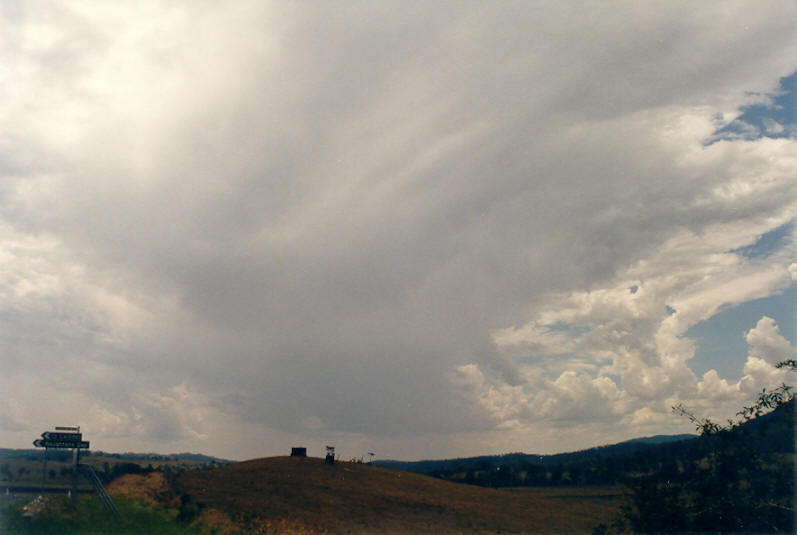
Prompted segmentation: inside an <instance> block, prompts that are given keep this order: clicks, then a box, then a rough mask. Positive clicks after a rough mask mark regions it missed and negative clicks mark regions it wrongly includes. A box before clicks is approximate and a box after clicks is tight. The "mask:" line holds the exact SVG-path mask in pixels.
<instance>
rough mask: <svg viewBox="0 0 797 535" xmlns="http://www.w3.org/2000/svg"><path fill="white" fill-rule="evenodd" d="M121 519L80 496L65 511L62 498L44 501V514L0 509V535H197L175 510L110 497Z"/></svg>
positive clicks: (10, 507) (16, 506) (15, 507)
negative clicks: (75, 505)
mask: <svg viewBox="0 0 797 535" xmlns="http://www.w3.org/2000/svg"><path fill="white" fill-rule="evenodd" d="M114 503H115V504H116V506H117V507H118V508H119V511H120V513H121V517H119V516H116V515H114V514H113V513H110V512H109V511H108V510H107V509H105V508H104V507H103V505H102V503H101V502H100V501H99V500H98V499H97V498H96V497H94V496H90V497H80V499H79V500H78V507H77V511H71V510H70V509H69V502H68V501H67V499H66V498H65V497H61V496H59V497H51V498H49V499H48V508H47V511H46V512H44V513H42V514H41V515H37V516H33V517H26V516H23V510H22V506H23V505H24V504H21V503H17V504H13V505H8V506H6V507H4V508H3V509H2V510H0V533H3V534H7V535H53V534H56V533H57V534H62V535H78V534H79V535H117V534H118V535H122V534H130V535H133V534H135V535H140V534H148V535H199V534H200V533H201V532H200V531H197V530H194V529H191V528H189V527H187V526H185V525H182V524H181V523H179V522H178V521H177V520H176V519H175V517H176V513H177V512H176V511H174V510H169V509H165V508H163V507H158V506H151V505H147V504H145V503H143V502H140V501H138V500H129V499H125V498H121V497H117V498H114Z"/></svg>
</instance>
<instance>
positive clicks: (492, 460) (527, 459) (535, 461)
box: [374, 434, 697, 474]
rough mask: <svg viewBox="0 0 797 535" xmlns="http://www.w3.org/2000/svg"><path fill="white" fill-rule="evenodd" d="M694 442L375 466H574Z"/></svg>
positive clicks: (676, 438)
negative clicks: (578, 462)
mask: <svg viewBox="0 0 797 535" xmlns="http://www.w3.org/2000/svg"><path fill="white" fill-rule="evenodd" d="M694 438H697V435H692V434H682V435H656V436H652V437H643V438H635V439H631V440H626V441H623V442H620V443H617V444H612V445H606V446H597V447H594V448H588V449H585V450H579V451H573V452H567V453H556V454H552V455H538V454H529V453H507V454H503V455H481V456H477V457H460V458H455V459H441V460H424V461H394V460H379V461H374V464H376V465H378V466H385V467H390V468H396V469H399V470H407V471H409V472H416V473H420V474H430V473H433V472H436V471H451V470H462V469H466V468H467V467H469V466H485V465H486V464H489V465H495V466H502V465H510V464H513V463H519V462H520V463H525V464H532V465H538V466H554V465H557V464H564V463H572V462H576V461H590V460H594V459H602V458H606V457H610V456H615V455H626V454H633V453H636V452H638V451H643V450H646V449H648V448H649V447H651V446H657V445H660V444H669V443H673V442H681V441H684V440H691V439H694Z"/></svg>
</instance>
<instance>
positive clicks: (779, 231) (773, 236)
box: [729, 221, 794, 258]
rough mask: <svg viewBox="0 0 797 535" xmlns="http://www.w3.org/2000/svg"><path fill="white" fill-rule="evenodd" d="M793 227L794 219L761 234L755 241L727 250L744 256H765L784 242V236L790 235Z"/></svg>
mask: <svg viewBox="0 0 797 535" xmlns="http://www.w3.org/2000/svg"><path fill="white" fill-rule="evenodd" d="M793 227H794V221H789V222H788V223H786V224H785V225H781V226H779V227H777V228H774V229H772V230H770V231H769V232H767V233H766V234H762V235H761V236H760V237H759V238H758V240H756V242H755V243H753V244H751V245H746V246H744V247H739V248H738V249H732V250H731V251H729V252H731V253H737V254H740V255H742V256H744V257H745V258H766V257H767V256H769V255H771V254H772V253H774V252H776V251H777V250H778V249H780V248H781V247H783V245H785V244H786V238H788V237H789V236H790V235H791V231H792V228H793Z"/></svg>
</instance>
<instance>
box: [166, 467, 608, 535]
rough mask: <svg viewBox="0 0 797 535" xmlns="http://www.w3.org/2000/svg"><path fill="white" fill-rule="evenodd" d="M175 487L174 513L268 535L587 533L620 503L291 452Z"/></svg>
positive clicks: (193, 476)
mask: <svg viewBox="0 0 797 535" xmlns="http://www.w3.org/2000/svg"><path fill="white" fill-rule="evenodd" d="M175 487H176V489H177V492H178V493H179V499H180V502H181V516H182V517H183V518H186V519H193V520H194V523H195V525H201V524H203V523H204V524H213V523H214V522H216V523H218V524H219V525H221V526H227V527H228V528H229V527H231V526H237V527H240V528H245V529H247V530H251V531H258V532H266V533H268V532H285V531H290V532H298V533H322V532H332V533H348V532H351V533H385V532H390V533H461V532H466V533H479V532H484V533H486V532H490V533H495V532H514V533H520V532H523V533H556V532H558V533H589V532H591V530H592V529H593V528H594V527H595V526H597V525H598V524H600V523H605V524H609V523H610V522H611V521H612V520H613V519H614V518H616V517H617V516H618V513H619V507H620V505H621V501H622V497H621V496H620V495H619V493H618V492H617V491H616V490H611V489H608V490H607V489H604V490H602V491H601V490H597V491H596V490H595V489H588V490H585V489H574V491H573V492H571V493H569V494H568V493H565V494H562V492H561V490H560V491H559V492H558V493H545V492H534V491H528V490H515V491H513V490H496V489H486V488H479V487H474V486H469V485H460V484H456V483H451V482H448V481H441V480H438V479H434V478H431V477H428V476H423V475H420V474H413V473H410V472H404V471H400V470H394V469H389V468H383V467H379V466H372V465H366V464H359V463H346V462H338V463H336V464H334V465H328V464H325V463H324V461H323V460H321V459H316V458H297V457H273V458H267V459H256V460H252V461H246V462H241V463H236V464H232V465H227V466H223V467H220V468H215V469H212V470H201V471H192V472H186V473H183V474H181V475H180V476H179V477H178V478H177V480H176V482H175ZM220 519H223V520H220Z"/></svg>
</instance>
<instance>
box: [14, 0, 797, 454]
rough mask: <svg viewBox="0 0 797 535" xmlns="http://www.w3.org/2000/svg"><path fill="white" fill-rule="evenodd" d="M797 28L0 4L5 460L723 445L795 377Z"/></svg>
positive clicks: (472, 10)
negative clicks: (690, 436)
mask: <svg viewBox="0 0 797 535" xmlns="http://www.w3.org/2000/svg"><path fill="white" fill-rule="evenodd" d="M794 20H797V4H795V3H794V2H791V1H772V2H764V3H761V2H755V1H752V0H751V1H738V0H726V1H721V2H719V1H717V2H699V3H694V2H678V1H675V2H673V1H667V2H645V3H639V2H633V1H619V0H618V1H613V2H589V1H585V2H572V3H567V2H535V1H531V0H529V1H523V2H512V1H506V2H488V3H485V2H468V1H456V2H445V1H438V2H425V1H419V2H413V1H404V0H402V1H401V2H398V1H396V2H391V1H385V2H371V1H362V2H360V1H347V2H322V1H317V2H314V1H309V2H288V1H280V2H264V1H246V0H234V1H231V2H223V3H219V2H205V1H194V0H191V1H185V2H183V1H179V0H173V1H168V2H166V1H164V2H154V1H141V2H102V1H78V0H74V1H66V2H62V1H58V2H56V1H53V2H47V1H39V0H24V1H14V0H7V1H4V2H2V4H0V391H1V392H2V397H3V400H4V402H3V403H2V404H1V405H0V446H4V447H14V448H28V447H31V442H32V441H33V440H34V439H35V438H37V437H38V436H39V435H40V433H41V432H42V431H45V430H48V429H52V428H53V427H54V426H60V425H79V426H81V429H82V431H83V434H84V439H85V440H90V441H91V446H92V449H99V450H104V451H115V452H124V451H139V452H148V451H153V452H160V453H169V452H183V451H192V452H202V453H206V454H210V455H216V456H219V457H225V458H230V459H238V460H242V459H248V458H255V457H264V456H271V455H286V454H288V452H289V451H290V448H291V447H292V446H305V447H307V448H308V453H309V454H310V455H311V456H322V455H323V454H324V449H323V448H324V446H325V445H327V444H329V445H334V446H336V447H337V451H338V453H339V454H340V456H341V457H342V458H345V459H348V458H355V457H361V456H364V455H366V454H367V452H369V451H370V452H374V453H375V454H376V458H382V459H385V458H392V459H404V460H415V459H430V458H447V457H448V458H450V457H457V456H468V455H480V454H500V453H507V452H517V451H523V452H527V453H539V454H544V453H556V452H562V451H571V450H577V449H582V448H587V447H591V446H595V445H600V444H608V443H614V442H617V441H621V440H626V439H630V438H634V437H640V436H650V435H655V434H670V433H683V432H691V431H694V429H693V426H692V424H691V423H690V422H688V421H685V420H684V419H683V418H682V417H679V416H677V415H675V414H673V412H672V410H671V407H672V406H673V405H675V404H677V403H683V404H684V405H685V406H687V407H689V408H690V409H692V410H693V411H695V413H696V414H698V415H700V416H706V417H712V418H718V419H724V418H728V417H732V416H733V415H734V414H735V412H736V411H737V410H739V409H740V408H741V406H742V405H743V404H745V403H749V402H751V401H752V400H753V399H755V397H756V394H757V393H758V392H760V391H761V389H762V388H772V387H776V386H778V385H779V384H781V383H782V382H784V381H786V382H789V381H790V378H789V377H788V375H787V374H788V372H786V371H785V370H778V369H775V368H774V367H773V364H774V363H776V362H777V361H779V360H782V359H786V358H792V357H793V356H794V344H795V342H796V341H795V297H796V296H797V285H795V280H797V254H795V253H797V246H796V245H795V224H794V218H795V213H797V119H796V118H795V108H797V105H795V102H796V101H795V99H796V98H797V89H796V88H795V80H797V75H795V73H797V35H795V33H794V24H793V21H794ZM792 382H793V379H792Z"/></svg>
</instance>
